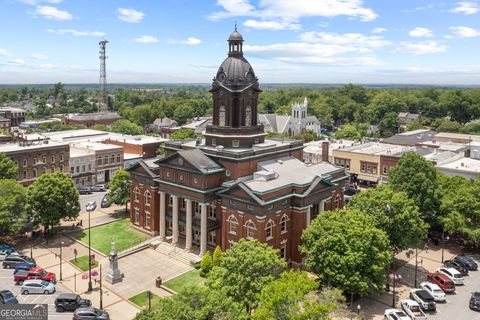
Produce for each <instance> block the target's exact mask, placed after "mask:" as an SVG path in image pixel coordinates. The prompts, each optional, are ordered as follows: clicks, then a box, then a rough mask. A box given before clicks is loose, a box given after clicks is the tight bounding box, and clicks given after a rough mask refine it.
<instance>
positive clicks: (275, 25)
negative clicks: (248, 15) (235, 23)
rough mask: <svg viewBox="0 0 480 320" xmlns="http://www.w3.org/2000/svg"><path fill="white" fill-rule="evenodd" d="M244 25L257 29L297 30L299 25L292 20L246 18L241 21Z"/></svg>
mask: <svg viewBox="0 0 480 320" xmlns="http://www.w3.org/2000/svg"><path fill="white" fill-rule="evenodd" d="M243 25H244V26H245V27H248V28H252V29H259V30H298V29H300V28H301V25H300V24H298V23H296V22H293V21H287V20H282V21H274V20H271V21H259V20H252V19H250V20H247V21H245V22H244V23H243Z"/></svg>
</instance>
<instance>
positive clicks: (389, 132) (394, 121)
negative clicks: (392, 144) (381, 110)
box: [379, 112, 400, 137]
mask: <svg viewBox="0 0 480 320" xmlns="http://www.w3.org/2000/svg"><path fill="white" fill-rule="evenodd" d="M399 126H400V124H399V122H398V113H396V112H387V113H386V114H385V116H384V117H383V119H382V121H380V125H379V129H380V133H381V135H382V136H384V137H390V136H393V135H394V134H395V133H397V132H398V128H399Z"/></svg>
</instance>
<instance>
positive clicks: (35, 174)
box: [32, 168, 37, 178]
mask: <svg viewBox="0 0 480 320" xmlns="http://www.w3.org/2000/svg"><path fill="white" fill-rule="evenodd" d="M36 177H37V169H35V168H33V170H32V178H36Z"/></svg>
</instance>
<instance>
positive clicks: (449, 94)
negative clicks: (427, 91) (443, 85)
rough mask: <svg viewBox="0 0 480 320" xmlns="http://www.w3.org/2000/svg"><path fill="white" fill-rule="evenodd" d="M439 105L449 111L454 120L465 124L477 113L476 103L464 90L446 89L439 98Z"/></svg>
mask: <svg viewBox="0 0 480 320" xmlns="http://www.w3.org/2000/svg"><path fill="white" fill-rule="evenodd" d="M438 103H439V105H440V106H441V107H442V108H443V109H444V110H446V111H447V112H448V115H449V116H451V117H452V120H454V121H457V122H460V123H461V124H465V123H467V122H468V121H470V120H471V119H472V118H473V117H474V116H475V115H476V114H475V112H474V111H475V110H473V108H474V107H475V105H474V104H473V103H472V101H471V100H470V97H469V96H468V95H466V94H465V93H464V91H462V90H444V91H443V92H442V93H441V95H440V97H439V98H438Z"/></svg>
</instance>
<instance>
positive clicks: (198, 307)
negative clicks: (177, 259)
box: [135, 287, 248, 320]
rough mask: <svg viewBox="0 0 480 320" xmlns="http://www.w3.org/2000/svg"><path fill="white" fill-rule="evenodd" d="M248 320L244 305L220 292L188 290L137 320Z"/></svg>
mask: <svg viewBox="0 0 480 320" xmlns="http://www.w3.org/2000/svg"><path fill="white" fill-rule="evenodd" d="M231 319H236V320H237V319H238V320H247V319H248V317H247V314H246V313H245V311H244V310H243V306H242V304H240V303H238V302H235V301H233V300H232V299H231V298H229V297H225V296H222V295H221V294H220V293H219V292H217V291H211V290H208V289H207V288H204V287H187V288H186V289H184V290H182V291H181V292H179V293H177V294H176V295H174V296H172V297H166V298H161V299H160V301H159V302H158V303H156V304H153V305H152V309H151V310H148V309H144V310H143V311H141V312H140V313H138V314H137V315H136V316H135V320H231Z"/></svg>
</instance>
